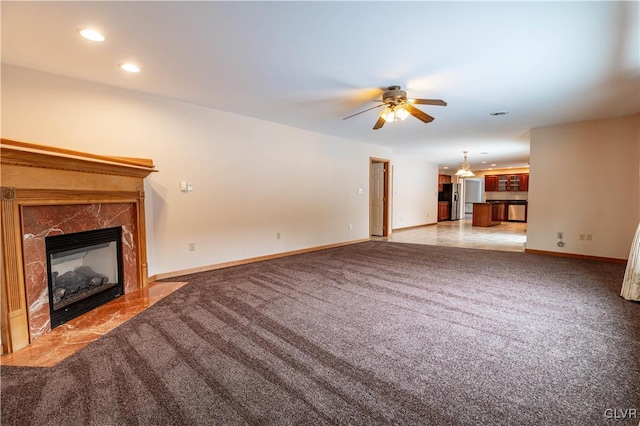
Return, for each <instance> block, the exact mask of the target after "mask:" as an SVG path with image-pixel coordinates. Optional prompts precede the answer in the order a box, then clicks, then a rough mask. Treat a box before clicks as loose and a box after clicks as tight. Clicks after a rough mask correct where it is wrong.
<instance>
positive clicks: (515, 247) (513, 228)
mask: <svg viewBox="0 0 640 426" xmlns="http://www.w3.org/2000/svg"><path fill="white" fill-rule="evenodd" d="M372 239H375V240H378V241H392V242H396V243H413V244H430V245H438V246H449V247H465V248H475V249H485V250H502V251H519V252H523V251H524V249H525V243H526V241H527V224H526V223H522V222H502V223H501V224H500V225H496V226H490V227H488V228H485V227H478V226H471V215H467V216H466V217H465V219H462V220H456V221H444V222H438V223H437V224H435V225H427V226H422V227H419V228H411V229H405V230H399V231H394V232H393V233H392V235H391V236H390V237H384V238H381V237H373V238H372Z"/></svg>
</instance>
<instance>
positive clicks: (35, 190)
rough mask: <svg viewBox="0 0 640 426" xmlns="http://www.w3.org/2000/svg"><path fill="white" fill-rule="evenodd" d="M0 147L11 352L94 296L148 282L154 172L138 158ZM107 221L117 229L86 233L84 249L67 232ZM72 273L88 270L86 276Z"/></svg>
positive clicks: (103, 297)
mask: <svg viewBox="0 0 640 426" xmlns="http://www.w3.org/2000/svg"><path fill="white" fill-rule="evenodd" d="M0 154H1V155H0V164H1V165H2V167H1V168H0V177H1V181H2V187H1V188H0V195H1V197H0V243H1V244H0V245H1V247H0V260H1V261H2V269H1V270H0V278H1V279H0V319H1V320H2V321H0V325H1V327H0V340H1V342H0V343H1V344H2V352H3V353H11V352H15V351H16V350H19V349H21V348H24V347H26V346H27V345H29V343H32V342H34V341H35V340H37V339H39V338H40V337H41V336H43V335H45V334H47V333H48V332H50V331H51V328H52V327H55V326H56V325H59V324H62V323H64V322H65V321H69V320H70V319H71V318H72V316H75V315H77V314H80V313H81V312H82V311H84V310H87V311H88V310H90V309H93V307H95V305H94V304H101V303H104V302H105V301H108V300H111V299H113V298H116V297H118V295H121V294H125V295H126V294H128V293H131V292H133V291H136V290H137V289H142V288H145V287H146V286H147V282H148V273H147V272H148V270H147V253H146V236H145V214H144V178H145V177H147V176H148V175H149V174H150V173H152V172H156V171H157V170H156V169H155V167H154V165H153V162H152V161H151V160H148V159H144V158H129V157H113V156H104V155H96V154H89V153H83V152H79V151H72V150H68V149H63V148H57V147H48V146H44V145H37V144H32V143H27V142H19V141H10V140H7V139H2V144H1V152H0ZM111 228H116V229H117V230H116V231H115V232H116V233H117V232H119V233H120V234H118V236H110V237H108V238H107V240H106V241H102V240H100V239H99V240H97V241H96V240H93V239H92V238H94V237H90V238H89V240H88V242H87V241H83V244H84V247H76V246H74V245H73V244H71V245H68V241H69V240H66V238H67V237H69V236H71V237H69V238H71V241H73V240H74V239H75V240H76V241H77V240H83V239H84V238H85V235H90V234H85V232H88V231H99V232H98V234H102V233H103V232H106V233H107V234H109V233H110V232H111V231H104V230H108V229H111ZM102 236H104V235H101V237H100V238H102ZM58 238H60V240H58ZM65 240H66V241H67V242H64V241H65ZM58 241H63V243H60V244H58ZM96 258H99V259H100V261H99V262H98V261H96ZM114 259H117V260H114ZM103 261H108V262H105V263H106V264H108V265H103V264H102V263H101V262H103ZM76 268H80V269H78V270H76ZM74 273H76V274H78V275H83V274H81V273H84V274H88V275H87V276H90V278H89V281H88V284H87V283H86V282H81V281H79V280H78V279H79V277H78V276H77V275H74ZM65 274H67V275H66V276H65ZM63 276H65V277H64V278H63ZM56 280H57V282H56ZM92 280H93V281H92ZM50 286H51V287H50ZM53 286H55V288H54V287H53ZM87 287H88V288H87ZM70 312H71V313H70Z"/></svg>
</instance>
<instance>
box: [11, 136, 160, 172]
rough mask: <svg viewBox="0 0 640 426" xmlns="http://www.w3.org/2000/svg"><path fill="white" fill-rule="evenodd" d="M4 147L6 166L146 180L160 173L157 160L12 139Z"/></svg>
mask: <svg viewBox="0 0 640 426" xmlns="http://www.w3.org/2000/svg"><path fill="white" fill-rule="evenodd" d="M0 148H1V153H0V162H1V164H2V165H11V166H21V167H36V168H43V169H56V170H67V171H74V172H84V173H99V174H110V175H117V176H130V177H138V178H145V177H147V176H148V175H149V174H150V173H152V172H157V170H156V169H155V165H154V164H153V161H152V160H150V159H146V158H129V157H116V156H105V155H97V154H89V153H84V152H79V151H73V150H69V149H63V148H56V147H50V146H45V145H38V144H33V143H28V142H19V141H13V140H10V139H2V144H1V145H0Z"/></svg>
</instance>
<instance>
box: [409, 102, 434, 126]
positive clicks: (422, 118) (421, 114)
mask: <svg viewBox="0 0 640 426" xmlns="http://www.w3.org/2000/svg"><path fill="white" fill-rule="evenodd" d="M404 108H405V109H406V110H407V112H408V113H409V114H411V115H413V116H414V117H415V118H417V119H418V120H420V121H424V122H425V123H430V122H432V121H433V120H434V118H433V117H432V116H430V115H429V114H427V113H424V112H422V111H420V110H419V109H418V108H416V107H414V106H413V105H411V104H407V105H405V106H404Z"/></svg>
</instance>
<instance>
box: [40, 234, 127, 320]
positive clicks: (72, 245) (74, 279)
mask: <svg viewBox="0 0 640 426" xmlns="http://www.w3.org/2000/svg"><path fill="white" fill-rule="evenodd" d="M45 245H46V253H47V282H48V290H49V312H50V316H51V328H55V327H57V326H58V325H60V324H63V323H65V322H67V321H69V320H71V319H73V318H75V317H77V316H79V315H82V314H84V313H85V312H88V311H90V310H91V309H94V308H97V307H98V306H100V305H103V304H105V303H107V302H109V301H110V300H113V299H115V298H116V297H118V296H121V295H122V294H124V279H123V277H124V274H123V270H122V228H121V227H114V228H106V229H96V230H92V231H86V232H74V233H72V234H63V235H56V236H52V237H46V238H45Z"/></svg>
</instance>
